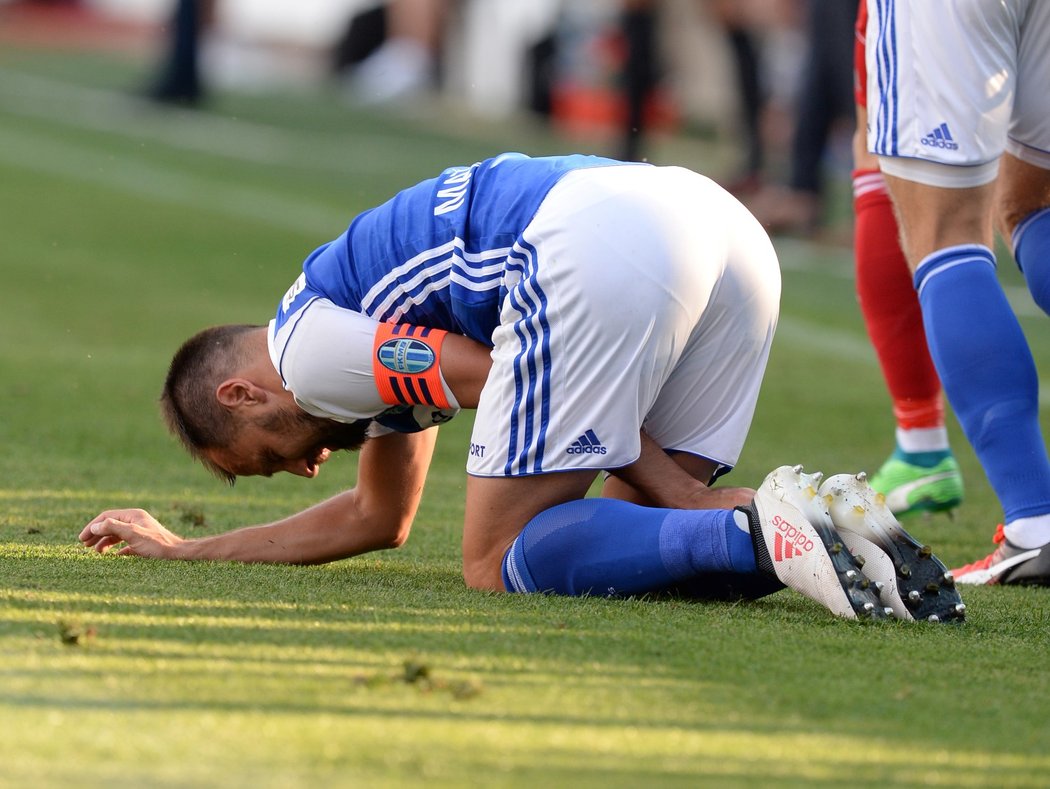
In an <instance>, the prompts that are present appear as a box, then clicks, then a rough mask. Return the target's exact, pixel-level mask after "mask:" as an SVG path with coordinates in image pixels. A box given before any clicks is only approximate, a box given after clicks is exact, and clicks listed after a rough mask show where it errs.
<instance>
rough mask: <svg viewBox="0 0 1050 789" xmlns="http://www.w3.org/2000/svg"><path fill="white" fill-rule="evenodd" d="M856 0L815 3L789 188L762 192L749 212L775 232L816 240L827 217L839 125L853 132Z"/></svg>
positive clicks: (809, 19)
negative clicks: (829, 165) (827, 167)
mask: <svg viewBox="0 0 1050 789" xmlns="http://www.w3.org/2000/svg"><path fill="white" fill-rule="evenodd" d="M856 15H857V3H856V0H809V2H808V8H807V13H806V20H807V21H806V37H807V46H808V50H807V53H806V60H805V64H804V66H803V70H802V75H801V85H800V90H799V94H798V102H797V106H796V110H795V118H796V122H795V131H794V135H793V138H792V143H791V158H790V172H789V176H788V183H787V186H786V187H783V186H772V187H769V188H767V189H764V190H762V191H761V192H760V193H758V194H757V195H756V196H755V198H754V200H753V201H751V202H750V203H749V206H748V207H749V208H750V209H751V210H752V212H753V213H754V214H755V215H756V216H757V217H758V218H759V219H760V220H761V221H762V224H763V225H765V227H766V229H767V230H768V231H770V232H773V233H778V232H794V233H801V234H803V235H810V234H812V233H813V232H815V231H816V230H817V228H818V227H819V225H820V223H821V221H822V220H823V213H824V197H825V195H824V191H825V178H824V159H825V153H826V151H827V148H828V143H829V140H830V138H831V133H832V131H833V129H834V127H835V125H836V122H838V121H843V123H844V128H845V125H847V124H848V127H849V128H852V124H853V121H854V103H853V28H854V25H855V23H856V18H857V16H856Z"/></svg>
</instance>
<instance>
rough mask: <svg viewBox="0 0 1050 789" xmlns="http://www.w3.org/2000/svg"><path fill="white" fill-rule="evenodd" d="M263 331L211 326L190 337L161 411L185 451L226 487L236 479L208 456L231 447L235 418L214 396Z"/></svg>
mask: <svg viewBox="0 0 1050 789" xmlns="http://www.w3.org/2000/svg"><path fill="white" fill-rule="evenodd" d="M259 328H262V327H260V326H254V325H251V324H230V325H225V326H213V327H211V328H209V329H205V330H204V331H201V332H198V333H197V334H195V335H193V336H192V337H190V338H189V339H188V340H186V342H184V343H183V344H182V347H180V348H179V349H178V350H177V351H176V352H175V356H174V357H172V360H171V366H170V367H169V368H168V375H167V378H165V380H164V389H163V391H162V392H161V396H160V407H161V411H162V412H163V414H164V421H165V422H167V425H168V430H170V431H171V432H172V433H173V434H174V435H175V436H176V437H177V438H178V439H179V441H180V442H182V445H183V446H184V447H186V449H187V451H188V452H189V453H190V454H191V455H192V456H193V457H194V458H196V459H197V460H199V461H200V462H201V463H203V464H204V466H205V467H206V468H207V469H208V470H209V471H211V472H212V473H214V474H215V475H217V476H218V477H220V478H221V479H224V480H225V481H226V482H228V483H230V484H231V485H232V484H233V481H234V479H235V477H234V475H233V474H231V473H230V472H228V471H226V470H225V469H222V468H220V467H219V466H217V465H216V464H214V463H212V462H211V461H209V460H208V459H207V458H206V457H205V456H204V450H207V449H220V448H224V447H227V446H229V445H230V443H231V442H232V441H233V436H234V432H235V430H236V427H237V424H236V421H235V419H234V416H233V414H232V413H231V412H230V410H229V409H227V408H226V407H225V406H223V405H222V404H221V403H220V402H219V401H218V399H217V398H216V397H215V390H216V389H217V388H218V386H219V384H221V383H222V382H223V381H225V380H226V379H227V378H228V377H229V376H230V374H231V373H233V372H234V371H235V370H237V369H238V367H240V365H241V364H242V363H243V362H244V361H245V360H246V359H247V356H248V350H247V347H246V343H245V341H246V339H247V336H248V334H249V333H250V332H253V331H255V330H256V329H259Z"/></svg>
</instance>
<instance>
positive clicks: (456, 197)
mask: <svg viewBox="0 0 1050 789" xmlns="http://www.w3.org/2000/svg"><path fill="white" fill-rule="evenodd" d="M473 175H474V168H473V167H456V168H454V169H452V170H450V171H449V174H448V175H447V176H446V177H445V179H444V180H443V181H442V182H441V186H440V188H439V189H438V192H437V199H438V200H439V201H440V202H438V204H437V205H436V206H434V216H441V215H442V214H447V213H449V212H450V211H455V210H456V209H457V208H459V207H460V206H461V205H463V201H464V200H466V197H467V189H468V188H470V179H471V178H472V177H473Z"/></svg>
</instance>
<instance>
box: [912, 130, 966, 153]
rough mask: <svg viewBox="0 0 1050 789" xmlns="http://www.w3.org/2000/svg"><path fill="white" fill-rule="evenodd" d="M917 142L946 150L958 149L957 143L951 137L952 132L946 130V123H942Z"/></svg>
mask: <svg viewBox="0 0 1050 789" xmlns="http://www.w3.org/2000/svg"><path fill="white" fill-rule="evenodd" d="M919 142H921V143H922V144H923V145H928V146H929V147H931V148H944V149H945V150H946V151H957V150H959V143H957V142H956V141H955V140H954V139H952V133H951V132H950V131H948V124H947V123H942V124H941V125H940V126H938V127H937V128H935V129H934V130H933V131H931V132H930V133H929V134H927V135H926V136H925V137H923V138H922V139H921V140H919Z"/></svg>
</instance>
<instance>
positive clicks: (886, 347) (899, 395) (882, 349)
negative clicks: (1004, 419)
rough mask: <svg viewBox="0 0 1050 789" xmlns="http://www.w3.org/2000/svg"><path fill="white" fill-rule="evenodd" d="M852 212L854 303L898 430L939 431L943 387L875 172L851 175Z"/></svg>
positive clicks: (883, 189) (885, 194)
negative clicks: (856, 302) (864, 327)
mask: <svg viewBox="0 0 1050 789" xmlns="http://www.w3.org/2000/svg"><path fill="white" fill-rule="evenodd" d="M853 210H854V214H855V216H856V224H855V230H854V237H853V251H854V257H855V259H856V267H857V299H858V300H859V301H860V308H861V312H862V313H863V315H864V323H865V324H866V326H867V328H868V336H869V337H870V338H871V344H872V345H873V346H874V347H875V353H876V355H877V356H878V357H879V364H880V365H881V366H882V375H883V377H884V378H885V379H886V387H887V388H888V389H889V392H890V398H891V399H892V400H893V414H894V417H896V420H897V426H898V427H900V428H904V429H908V428H914V427H940V426H942V425H943V424H944V404H943V401H942V398H941V382H940V379H939V378H938V377H937V370H936V369H934V366H933V362H932V361H931V359H930V352H929V350H928V349H927V347H926V333H925V330H924V329H923V325H922V311H921V309H920V308H919V299H918V297H917V296H916V294H915V288H914V286H913V285H912V278H911V272H910V271H909V270H908V264H907V262H906V261H905V259H904V253H903V252H902V251H901V248H900V242H899V234H898V230H897V219H896V217H895V216H894V214H893V204H892V202H891V201H890V195H889V192H888V191H887V190H886V183H885V181H884V180H883V178H882V173H880V172H879V171H878V170H855V171H854V173H853Z"/></svg>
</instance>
